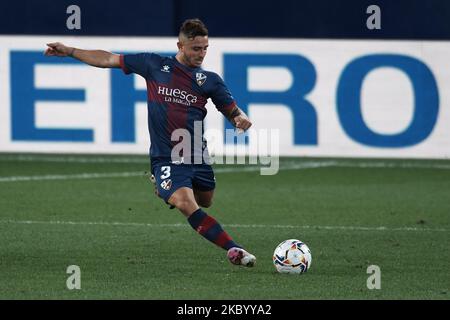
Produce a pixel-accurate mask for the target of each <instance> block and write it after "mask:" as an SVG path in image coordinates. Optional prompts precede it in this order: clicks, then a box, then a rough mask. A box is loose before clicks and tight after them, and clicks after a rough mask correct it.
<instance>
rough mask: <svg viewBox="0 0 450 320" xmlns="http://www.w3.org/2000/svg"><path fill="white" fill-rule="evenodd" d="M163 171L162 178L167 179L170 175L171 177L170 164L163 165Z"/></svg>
mask: <svg viewBox="0 0 450 320" xmlns="http://www.w3.org/2000/svg"><path fill="white" fill-rule="evenodd" d="M161 172H162V175H161V179H167V178H168V177H170V166H164V167H161Z"/></svg>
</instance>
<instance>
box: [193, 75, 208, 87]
mask: <svg viewBox="0 0 450 320" xmlns="http://www.w3.org/2000/svg"><path fill="white" fill-rule="evenodd" d="M195 79H196V80H197V84H198V85H199V86H201V85H202V84H204V83H205V81H206V75H205V74H204V73H201V72H197V73H196V74H195Z"/></svg>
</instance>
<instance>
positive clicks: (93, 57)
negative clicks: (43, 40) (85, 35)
mask: <svg viewBox="0 0 450 320" xmlns="http://www.w3.org/2000/svg"><path fill="white" fill-rule="evenodd" d="M47 46H48V48H47V50H45V53H44V54H45V55H46V56H57V57H72V58H75V59H78V60H80V61H82V62H84V63H87V64H89V65H91V66H94V67H99V68H120V55H118V54H114V53H111V52H108V51H103V50H83V49H78V48H74V47H67V46H65V45H64V44H62V43H61V42H54V43H47Z"/></svg>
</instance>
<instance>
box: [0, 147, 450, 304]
mask: <svg viewBox="0 0 450 320" xmlns="http://www.w3.org/2000/svg"><path fill="white" fill-rule="evenodd" d="M215 170H216V178H217V189H216V194H215V200H214V204H213V206H212V207H211V208H208V209H206V210H205V211H206V212H208V213H209V214H211V215H212V216H214V217H215V218H216V219H217V220H218V221H219V222H220V223H221V224H222V225H223V226H224V228H225V230H227V231H228V233H229V234H230V235H231V236H232V237H233V238H234V239H235V240H236V241H237V242H238V243H240V244H242V245H243V246H245V247H246V248H247V249H248V250H249V251H250V252H252V253H254V254H255V255H256V256H257V259H258V260H257V265H256V266H255V267H254V268H242V267H236V266H233V265H231V264H230V263H229V262H228V261H227V259H226V254H225V251H224V250H222V249H220V248H217V247H216V246H215V245H213V244H212V243H210V242H208V241H207V240H205V239H203V238H202V237H200V236H199V235H197V234H196V233H195V232H194V231H193V230H192V229H191V228H190V227H189V226H188V224H187V222H186V220H185V218H183V216H182V215H181V214H180V213H179V212H177V210H169V209H168V207H167V206H166V205H165V204H164V203H163V201H161V200H160V199H158V198H156V197H155V196H154V195H153V188H152V186H151V184H150V183H149V181H148V179H147V176H146V171H148V165H147V158H146V157H144V156H85V155H83V156H81V155H80V156H67V155H66V156H58V155H17V154H1V155H0V243H1V245H0V299H232V300H235V299H274V300H275V299H287V300H292V299H449V297H450V291H449V288H450V273H449V270H450V250H449V248H450V162H449V161H443V160H442V161H431V160H427V161H425V160H381V159H380V160H373V159H372V160H367V159H360V160H350V159H295V158H286V159H281V162H280V171H279V173H278V174H276V175H273V176H262V175H260V174H259V171H258V168H255V167H254V166H249V165H247V166H245V165H234V166H216V167H215ZM290 238H297V239H300V240H302V241H304V242H306V243H307V244H308V246H309V247H310V249H311V251H312V257H313V260H312V265H311V269H310V270H309V271H308V272H307V273H306V274H303V275H300V276H298V275H282V274H278V273H276V272H275V268H274V266H273V264H272V254H273V251H274V249H275V247H276V246H277V244H278V243H280V242H281V241H283V240H286V239H290ZM70 265H77V266H79V267H80V271H81V278H80V279H81V289H79V290H77V289H75V290H69V289H68V288H67V286H66V281H67V279H68V277H69V276H70V274H68V273H67V268H68V266H70ZM370 265H376V266H379V268H380V270H381V275H380V280H381V288H380V289H373V290H369V289H368V287H367V280H368V278H369V277H370V276H371V274H368V273H367V268H368V267H369V266H370Z"/></svg>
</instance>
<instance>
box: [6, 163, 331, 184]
mask: <svg viewBox="0 0 450 320" xmlns="http://www.w3.org/2000/svg"><path fill="white" fill-rule="evenodd" d="M331 165H333V163H332V162H328V163H313V162H311V163H298V164H292V165H287V166H281V167H280V170H297V169H310V168H319V167H328V166H331ZM259 170H261V167H255V166H242V167H233V168H216V169H214V172H216V173H233V172H256V171H259ZM145 175H146V174H145V172H142V171H134V172H106V173H100V172H96V173H79V174H66V175H64V174H51V175H42V176H11V177H0V182H20V181H43V180H71V179H103V178H129V177H139V176H142V177H144V176H145Z"/></svg>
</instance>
